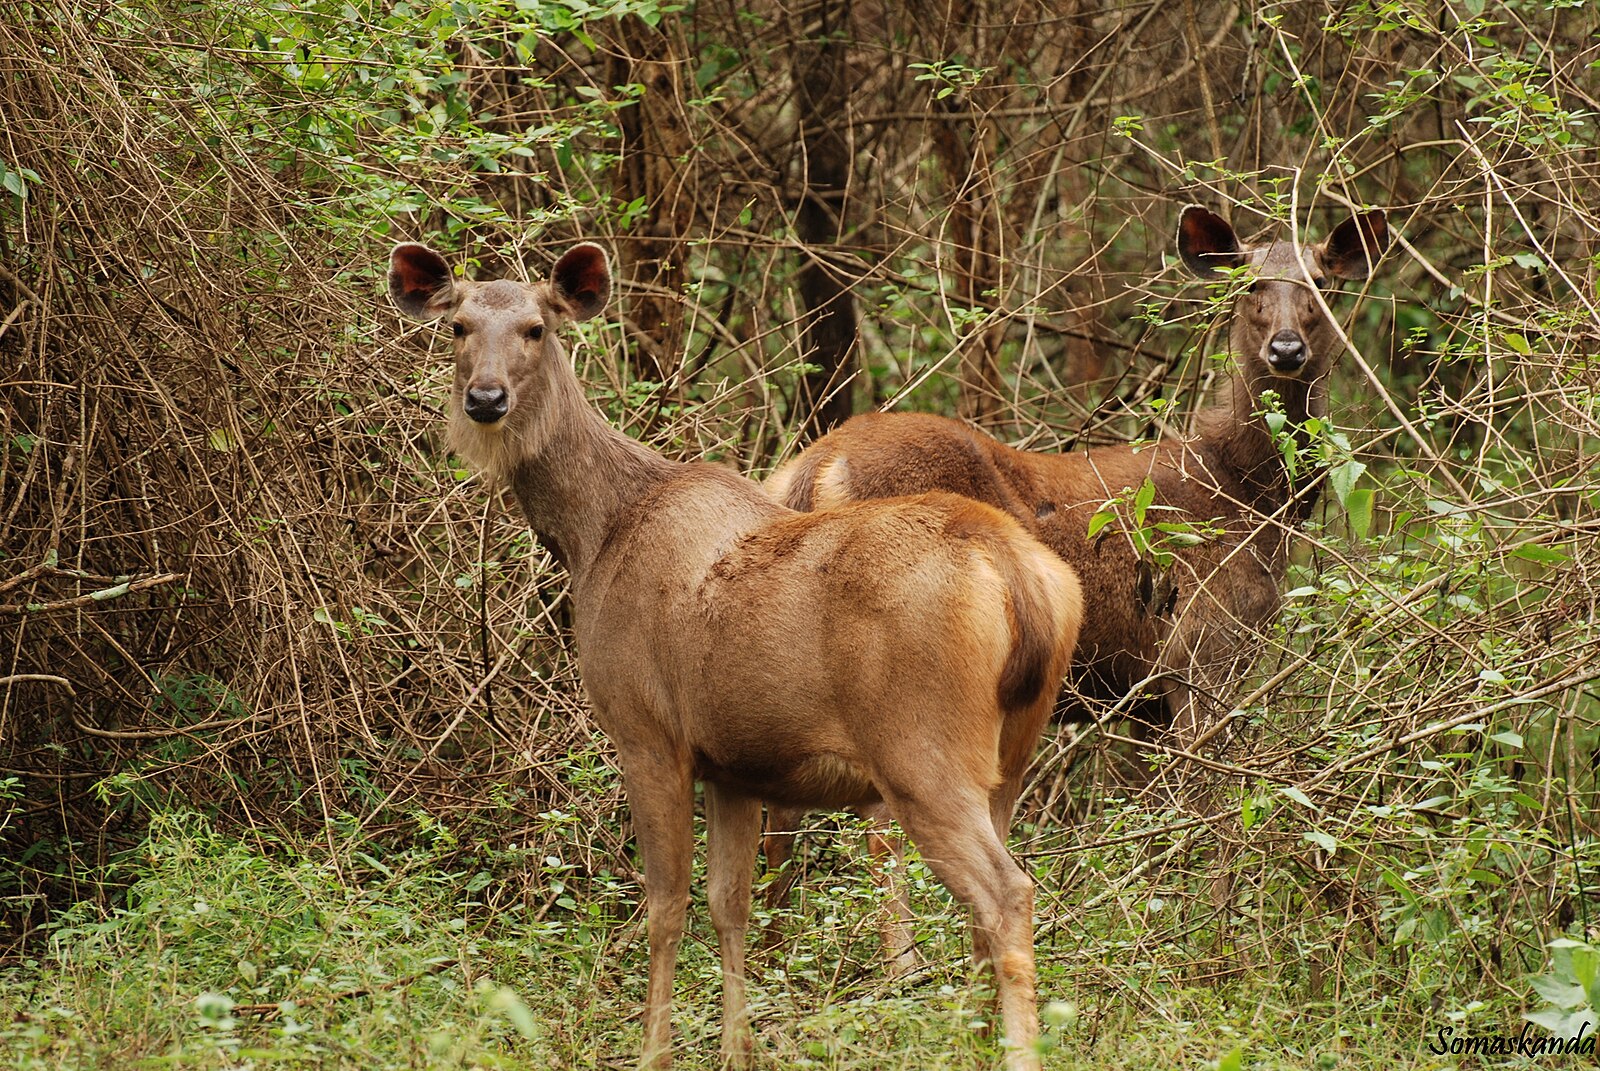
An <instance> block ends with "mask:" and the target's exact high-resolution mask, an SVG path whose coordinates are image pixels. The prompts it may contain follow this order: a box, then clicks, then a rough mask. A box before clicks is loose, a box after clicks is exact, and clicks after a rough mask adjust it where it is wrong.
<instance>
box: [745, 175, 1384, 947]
mask: <svg viewBox="0 0 1600 1071" xmlns="http://www.w3.org/2000/svg"><path fill="white" fill-rule="evenodd" d="M1387 242H1388V230H1387V225H1386V223H1385V218H1384V215H1383V213H1382V212H1368V213H1365V214H1363V215H1360V216H1357V217H1355V218H1352V219H1349V220H1347V221H1345V222H1344V223H1342V224H1340V226H1339V227H1337V228H1336V229H1335V230H1334V231H1333V232H1332V233H1331V234H1330V236H1329V237H1328V239H1327V240H1326V241H1325V242H1323V243H1321V244H1320V245H1314V246H1307V247H1305V248H1304V249H1303V250H1301V251H1297V250H1296V249H1295V247H1294V246H1293V245H1292V244H1291V243H1289V242H1282V241H1280V242H1274V243H1272V244H1270V245H1266V246H1261V247H1257V248H1245V247H1243V246H1241V245H1240V243H1239V241H1238V239H1237V237H1236V236H1235V234H1234V232H1233V229H1232V228H1231V227H1230V226H1229V225H1228V224H1227V223H1226V222H1225V221H1224V220H1222V219H1221V218H1220V217H1218V216H1216V215H1214V214H1212V213H1211V212H1209V211H1207V210H1206V209H1204V208H1201V207H1199V206H1197V205H1191V206H1189V207H1188V208H1186V209H1184V211H1183V214H1182V216H1181V219H1180V224H1179V232H1178V249H1179V253H1180V255H1181V257H1182V260H1183V262H1184V264H1185V265H1187V266H1188V267H1189V268H1190V270H1191V271H1193V272H1195V273H1196V274H1197V275H1200V276H1201V277H1202V278H1208V277H1212V276H1214V275H1217V274H1219V269H1231V268H1237V267H1243V266H1246V265H1249V266H1251V267H1253V268H1254V269H1255V271H1254V281H1253V282H1252V283H1251V284H1250V286H1249V289H1248V290H1247V291H1246V292H1245V293H1243V294H1242V295H1241V296H1240V297H1239V298H1238V299H1237V301H1236V303H1235V305H1234V306H1233V310H1232V318H1231V323H1230V332H1229V350H1230V352H1231V353H1232V355H1233V357H1234V359H1235V360H1236V361H1237V362H1238V368H1237V372H1236V374H1235V375H1234V377H1233V381H1232V384H1231V388H1230V393H1229V396H1228V400H1227V402H1226V403H1224V404H1222V405H1220V406H1217V407H1215V408H1212V409H1209V410H1206V411H1204V412H1202V413H1200V414H1199V415H1198V417H1197V425H1198V431H1199V434H1198V435H1197V436H1196V437H1194V438H1192V439H1187V440H1182V441H1171V440H1166V441H1162V442H1158V443H1155V444H1153V445H1147V446H1109V447H1101V448H1096V449H1091V450H1088V451H1085V452H1082V453H1076V454H1043V453H1035V452H1031V451H1027V450H1017V449H1014V448H1012V447H1009V446H1005V445H1003V444H1001V443H999V442H997V441H996V440H995V439H993V438H992V437H990V436H989V435H986V434H984V433H983V432H981V431H978V430H976V429H974V428H972V427H969V426H968V425H966V424H964V423H962V422H960V421H957V420H952V419H949V418H946V417H937V416H929V415H924V414H896V413H870V414H864V415H861V416H858V417H855V418H854V419H852V420H850V421H848V422H847V423H845V424H844V425H842V426H841V427H839V428H837V429H835V430H834V431H833V432H831V433H829V434H828V435H825V436H823V437H822V438H821V439H819V440H817V442H815V443H813V444H812V445H811V446H810V447H808V448H807V449H806V450H805V451H803V452H802V453H801V454H800V455H799V456H798V457H796V458H795V459H793V460H792V461H790V462H789V463H788V464H787V465H785V466H784V467H782V468H781V469H779V470H778V471H777V472H776V473H774V474H773V476H772V477H771V478H770V479H769V480H768V481H767V490H768V492H769V493H771V494H772V495H773V496H774V497H775V498H777V499H778V500H779V501H782V502H784V503H786V504H787V505H789V506H792V507H794V508H796V509H801V510H809V509H827V508H833V507H837V506H839V505H841V504H843V503H845V502H851V501H859V500H863V499H871V498H876V497H879V496H889V495H905V494H914V493H917V492H923V491H933V490H942V491H951V492H954V493H956V494H960V495H964V496H966V497H968V498H972V499H976V500H977V501H980V502H985V503H987V504H989V505H992V506H995V507H996V508H998V509H1002V510H1004V511H1006V512H1007V513H1009V514H1011V515H1012V516H1014V517H1016V518H1017V519H1018V520H1019V521H1020V522H1021V523H1023V524H1025V525H1027V526H1028V528H1029V529H1030V530H1031V531H1032V532H1033V533H1034V534H1035V535H1036V536H1038V537H1039V539H1040V541H1041V542H1043V543H1044V544H1045V545H1046V546H1049V547H1050V548H1051V549H1053V550H1054V551H1055V552H1056V553H1057V554H1059V555H1060V556H1061V557H1062V559H1063V560H1065V561H1067V562H1068V563H1069V564H1071V565H1072V567H1073V569H1074V571H1075V572H1076V573H1077V574H1078V576H1079V577H1080V578H1081V580H1082V583H1083V593H1084V604H1085V606H1086V607H1088V608H1089V609H1090V613H1089V614H1088V615H1087V616H1086V617H1085V619H1084V627H1083V630H1082V631H1081V632H1080V633H1079V637H1078V646H1077V649H1076V651H1075V652H1074V654H1073V666H1072V673H1071V676H1072V680H1071V682H1070V687H1069V689H1068V705H1067V708H1066V710H1065V712H1064V713H1065V717H1066V718H1067V719H1069V720H1092V719H1093V718H1094V716H1095V713H1096V711H1095V708H1096V707H1098V708H1100V709H1102V710H1103V709H1106V708H1108V707H1109V706H1110V705H1111V704H1116V703H1119V702H1121V703H1123V704H1124V707H1123V709H1124V710H1126V711H1128V712H1129V713H1130V714H1132V716H1133V717H1135V718H1136V719H1138V720H1139V721H1141V722H1143V723H1145V724H1146V725H1149V726H1153V727H1157V728H1167V727H1170V729H1171V731H1172V733H1173V735H1174V736H1175V737H1176V740H1177V742H1178V743H1179V744H1180V745H1182V746H1187V745H1189V744H1191V743H1192V742H1194V741H1195V740H1196V739H1197V738H1198V737H1199V736H1200V734H1201V733H1202V732H1203V730H1204V728H1205V726H1206V724H1207V723H1208V722H1209V721H1210V720H1211V719H1212V718H1213V717H1214V715H1215V714H1216V713H1217V710H1218V707H1217V703H1218V700H1219V697H1221V696H1222V695H1223V694H1224V693H1225V692H1226V691H1227V686H1228V685H1229V684H1230V683H1231V682H1233V681H1234V680H1235V679H1236V678H1237V677H1238V676H1239V675H1240V674H1241V673H1242V672H1244V671H1245V670H1246V669H1247V668H1248V666H1249V665H1250V663H1251V662H1252V661H1253V656H1254V652H1255V649H1256V644H1255V642H1254V638H1255V636H1256V635H1257V632H1258V630H1259V629H1260V628H1261V627H1262V626H1263V625H1265V624H1267V623H1268V622H1269V621H1271V620H1272V618H1273V617H1274V616H1275V615H1276V613H1277V611H1278V607H1279V603H1280V595H1279V588H1280V585H1281V583H1282V579H1283V575H1284V569H1285V564H1286V559H1287V549H1288V536H1289V534H1290V533H1291V531H1292V530H1293V528H1294V527H1295V526H1296V525H1297V524H1298V523H1299V522H1300V521H1302V520H1304V519H1305V518H1306V516H1307V515H1308V514H1309V513H1310V511H1311V509H1312V507H1313V506H1314V504H1315V501H1316V495H1317V492H1318V488H1319V486H1320V481H1317V480H1315V479H1311V478H1309V477H1311V476H1312V475H1314V474H1311V473H1306V472H1304V471H1303V470H1302V473H1301V480H1300V484H1299V486H1297V485H1296V483H1295V481H1294V480H1292V479H1291V477H1290V474H1289V472H1288V470H1287V469H1286V467H1285V463H1284V459H1283V455H1282V454H1281V453H1280V450H1279V444H1278V442H1277V441H1275V439H1274V436H1273V434H1272V432H1271V431H1270V430H1269V428H1268V425H1267V421H1266V418H1265V416H1264V415H1263V408H1264V406H1263V403H1262V400H1261V398H1262V394H1263V392H1265V391H1269V390H1270V391H1273V392H1275V393H1276V395H1277V396H1278V399H1279V402H1278V404H1279V405H1280V406H1281V411H1282V413H1283V415H1284V416H1285V417H1286V418H1287V419H1286V423H1285V425H1284V427H1285V428H1286V429H1290V430H1291V433H1294V434H1297V435H1299V436H1300V442H1301V444H1302V445H1304V442H1305V439H1304V436H1303V434H1301V433H1300V432H1298V431H1293V430H1292V429H1299V428H1300V427H1301V426H1302V425H1303V424H1304V423H1305V421H1306V420H1307V419H1308V418H1310V417H1324V416H1325V415H1326V414H1327V411H1328V393H1327V391H1328V388H1327V385H1328V375H1329V372H1330V370H1331V369H1332V367H1333V363H1334V360H1335V358H1337V357H1338V355H1339V353H1340V351H1341V348H1342V347H1341V345H1340V341H1339V335H1338V332H1337V331H1336V330H1335V328H1334V326H1333V325H1332V324H1331V323H1330V322H1329V321H1328V320H1327V319H1326V318H1325V317H1324V315H1323V314H1322V311H1321V306H1320V305H1319V304H1318V303H1317V301H1316V299H1315V298H1314V297H1313V295H1312V293H1311V287H1314V286H1321V285H1323V284H1324V283H1325V282H1326V281H1327V280H1329V279H1334V278H1338V279H1363V278H1365V277H1366V276H1367V274H1368V271H1369V268H1370V266H1371V265H1372V264H1374V263H1376V262H1377V260H1378V258H1379V256H1380V255H1381V254H1382V252H1383V250H1384V248H1385V247H1386V245H1387ZM1146 480H1149V481H1151V482H1152V483H1153V484H1154V486H1155V492H1156V493H1155V499H1154V505H1155V506H1158V507H1163V509H1162V510H1161V511H1160V512H1159V513H1153V514H1150V515H1149V516H1148V517H1147V519H1146V523H1153V522H1155V521H1161V522H1163V523H1165V522H1180V521H1187V522H1189V523H1191V524H1193V525H1195V526H1196V527H1197V528H1201V529H1204V530H1206V531H1207V532H1208V533H1209V538H1207V539H1206V540H1205V541H1204V542H1202V543H1199V544H1198V545H1194V546H1188V547H1183V548H1174V551H1175V560H1174V562H1173V564H1172V565H1171V566H1170V567H1169V571H1168V575H1167V576H1166V577H1164V578H1162V579H1161V581H1160V582H1159V583H1156V582H1153V578H1152V576H1151V574H1150V572H1149V571H1148V567H1147V566H1146V567H1143V568H1142V567H1141V562H1140V560H1139V555H1138V553H1137V552H1136V549H1135V545H1134V543H1133V542H1132V541H1131V540H1130V539H1129V538H1128V537H1127V536H1126V535H1125V534H1124V533H1121V532H1119V531H1117V530H1114V529H1113V530H1107V531H1104V532H1102V533H1100V535H1099V537H1098V538H1093V539H1091V538H1090V537H1089V536H1088V531H1089V522H1090V520H1091V519H1092V518H1093V517H1094V515H1095V514H1096V513H1097V512H1099V511H1100V510H1101V509H1102V508H1103V506H1104V505H1105V504H1106V503H1107V502H1108V501H1110V500H1111V499H1113V498H1117V497H1119V496H1120V497H1123V498H1128V499H1131V498H1132V492H1134V491H1136V490H1137V489H1138V488H1139V487H1141V486H1142V485H1143V484H1144V482H1145V481H1146ZM1130 695H1133V696H1134V698H1132V699H1131V701H1130V700H1129V697H1130ZM800 817H801V815H800V813H799V812H797V811H794V810H792V809H780V810H775V811H774V812H773V813H772V815H771V816H770V820H769V828H770V829H772V830H775V831H778V832H777V833H776V834H775V835H769V838H768V845H767V851H768V863H769V865H772V866H778V865H781V863H782V862H783V860H784V859H786V858H787V857H788V855H789V852H790V850H791V847H792V845H791V840H792V838H791V837H790V836H789V835H788V834H789V831H792V830H794V829H795V828H796V827H797V823H798V821H799V819H800ZM786 888H787V882H783V883H775V884H774V886H773V889H774V890H775V892H776V894H777V895H782V893H783V892H784V891H786ZM900 911H901V913H902V915H903V914H904V908H903V906H902V907H901V908H900ZM893 932H894V931H893V929H892V928H891V930H890V931H889V932H888V933H887V934H886V939H887V940H889V941H890V947H889V949H888V951H889V952H890V954H891V955H893V954H896V953H898V952H900V951H902V950H903V949H904V947H905V939H904V937H903V936H900V937H895V936H893Z"/></svg>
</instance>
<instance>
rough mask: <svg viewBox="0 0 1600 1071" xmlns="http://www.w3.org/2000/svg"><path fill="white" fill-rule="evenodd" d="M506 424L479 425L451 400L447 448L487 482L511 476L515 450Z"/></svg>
mask: <svg viewBox="0 0 1600 1071" xmlns="http://www.w3.org/2000/svg"><path fill="white" fill-rule="evenodd" d="M508 423H509V422H508V421H506V420H501V421H499V422H498V423H495V424H479V423H478V422H477V421H476V420H473V419H472V418H471V417H469V416H467V414H466V412H465V410H463V409H462V408H461V402H460V400H459V399H455V398H452V399H451V400H450V431H449V436H448V437H449V442H450V449H451V451H452V452H454V453H455V455H456V456H457V457H459V458H461V460H463V461H465V462H466V463H467V465H468V466H469V467H470V468H472V469H474V470H476V471H477V472H480V473H482V474H483V476H484V477H485V478H486V479H489V480H494V481H502V480H505V479H507V478H508V477H509V476H510V475H511V469H512V466H513V465H514V464H515V462H516V458H517V455H518V453H519V451H518V450H516V449H515V447H516V442H515V435H514V432H513V431H512V429H511V428H510V427H509V426H508Z"/></svg>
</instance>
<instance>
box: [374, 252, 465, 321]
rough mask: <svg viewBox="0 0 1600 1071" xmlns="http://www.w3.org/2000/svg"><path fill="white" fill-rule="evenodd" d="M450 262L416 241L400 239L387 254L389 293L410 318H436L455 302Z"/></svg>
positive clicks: (447, 310) (448, 309)
mask: <svg viewBox="0 0 1600 1071" xmlns="http://www.w3.org/2000/svg"><path fill="white" fill-rule="evenodd" d="M455 289H456V288H455V284H454V283H453V282H451V280H450V265H449V264H446V263H445V259H444V258H443V257H441V256H440V255H439V254H438V253H435V252H434V251H433V250H431V249H429V248H428V247H427V246H425V245H419V244H418V243H416V242H402V243H401V244H399V245H397V246H395V247H394V252H393V253H390V254H389V297H390V298H391V299H392V300H393V301H394V303H395V305H397V306H398V307H399V309H400V311H401V312H403V313H405V314H406V315H407V316H409V317H411V318H412V319H413V320H436V319H438V318H439V317H440V316H443V315H444V314H445V313H447V312H449V311H450V306H451V305H453V304H455Z"/></svg>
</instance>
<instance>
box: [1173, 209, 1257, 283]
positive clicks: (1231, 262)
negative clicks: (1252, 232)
mask: <svg viewBox="0 0 1600 1071" xmlns="http://www.w3.org/2000/svg"><path fill="white" fill-rule="evenodd" d="M1178 256H1179V257H1180V258H1182V260H1183V264H1184V267H1186V268H1188V269H1189V270H1190V271H1191V272H1193V273H1194V274H1195V276H1197V277H1198V278H1201V279H1211V278H1214V277H1215V276H1216V275H1217V274H1218V273H1219V272H1220V271H1222V270H1223V269H1227V268H1238V267H1241V266H1243V264H1244V262H1245V257H1244V250H1243V249H1242V248H1241V247H1240V246H1239V236H1238V235H1236V234H1234V233H1233V228H1232V227H1231V226H1229V225H1228V221H1227V220H1225V219H1223V218H1222V217H1221V216H1219V215H1217V214H1216V213H1215V212H1213V211H1211V210H1210V209H1208V208H1206V207H1205V206H1204V205H1185V206H1184V209H1183V213H1182V214H1181V215H1179V216H1178Z"/></svg>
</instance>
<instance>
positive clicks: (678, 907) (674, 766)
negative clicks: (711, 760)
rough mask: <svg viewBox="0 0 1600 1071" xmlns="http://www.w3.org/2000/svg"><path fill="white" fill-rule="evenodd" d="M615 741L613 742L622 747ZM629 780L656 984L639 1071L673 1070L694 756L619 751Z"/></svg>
mask: <svg viewBox="0 0 1600 1071" xmlns="http://www.w3.org/2000/svg"><path fill="white" fill-rule="evenodd" d="M619 736H620V734H614V735H613V736H612V739H614V740H615V739H618V738H619ZM617 757H618V759H619V761H620V763H621V765H622V780H623V785H624V788H625V789H626V791H627V795H628V807H629V809H630V810H631V811H632V812H633V828H634V833H635V835H636V837H637V838H638V842H639V856H640V860H641V862H642V863H643V864H644V895H645V911H646V917H647V927H648V929H649V933H650V983H649V987H648V989H647V990H646V991H645V1001H644V1046H643V1054H642V1055H641V1056H640V1059H639V1066H640V1067H642V1068H644V1069H645V1071H666V1069H667V1068H669V1067H671V1066H672V976H673V973H674V971H675V969H676V967H677V964H678V945H679V943H680V942H681V941H682V939H683V921H684V914H685V912H687V911H688V908H689V871H690V868H691V866H692V864H693V862H694V782H693V781H692V780H691V776H690V768H689V761H688V757H687V756H680V755H677V754H675V753H674V752H673V751H672V749H671V748H669V747H664V746H663V747H659V748H657V747H649V746H646V747H634V748H630V749H628V751H622V750H621V749H620V748H619V753H618V756H617Z"/></svg>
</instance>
